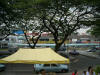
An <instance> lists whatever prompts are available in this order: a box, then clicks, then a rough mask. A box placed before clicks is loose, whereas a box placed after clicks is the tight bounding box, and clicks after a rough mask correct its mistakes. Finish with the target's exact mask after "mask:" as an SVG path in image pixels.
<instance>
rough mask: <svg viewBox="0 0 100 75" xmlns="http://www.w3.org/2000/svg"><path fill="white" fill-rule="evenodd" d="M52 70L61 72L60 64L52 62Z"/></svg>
mask: <svg viewBox="0 0 100 75" xmlns="http://www.w3.org/2000/svg"><path fill="white" fill-rule="evenodd" d="M51 71H52V72H59V71H60V68H59V65H58V64H51Z"/></svg>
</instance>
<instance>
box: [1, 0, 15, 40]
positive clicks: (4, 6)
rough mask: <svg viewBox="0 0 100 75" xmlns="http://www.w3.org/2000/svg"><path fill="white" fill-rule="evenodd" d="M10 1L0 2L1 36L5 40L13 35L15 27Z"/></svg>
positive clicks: (2, 0) (3, 0)
mask: <svg viewBox="0 0 100 75" xmlns="http://www.w3.org/2000/svg"><path fill="white" fill-rule="evenodd" d="M13 14H14V13H13V11H12V8H11V5H10V1H9V0H0V35H3V36H4V37H3V38H2V39H4V38H6V37H7V36H9V35H10V34H12V32H11V30H12V29H13V28H15V27H14V23H15V22H14V15H13Z"/></svg>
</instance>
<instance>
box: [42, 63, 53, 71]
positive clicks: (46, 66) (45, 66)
mask: <svg viewBox="0 0 100 75" xmlns="http://www.w3.org/2000/svg"><path fill="white" fill-rule="evenodd" d="M43 69H44V70H45V71H46V72H50V70H51V67H50V64H44V65H43Z"/></svg>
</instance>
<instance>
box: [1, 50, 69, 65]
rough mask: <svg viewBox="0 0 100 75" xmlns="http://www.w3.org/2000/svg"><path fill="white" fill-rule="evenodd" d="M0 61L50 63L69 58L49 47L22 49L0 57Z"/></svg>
mask: <svg viewBox="0 0 100 75" xmlns="http://www.w3.org/2000/svg"><path fill="white" fill-rule="evenodd" d="M0 63H28V64H50V63H67V64H69V59H67V58H64V57H62V56H60V55H59V54H57V53H56V52H54V51H53V50H52V49H51V48H40V49H22V48H20V49H19V50H18V51H17V52H16V53H14V54H12V55H10V56H8V57H5V58H2V59H0Z"/></svg>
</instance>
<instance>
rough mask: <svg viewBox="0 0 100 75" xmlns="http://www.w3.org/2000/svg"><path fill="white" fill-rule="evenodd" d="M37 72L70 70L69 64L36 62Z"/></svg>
mask: <svg viewBox="0 0 100 75" xmlns="http://www.w3.org/2000/svg"><path fill="white" fill-rule="evenodd" d="M34 69H35V72H41V71H42V70H45V71H46V72H68V70H69V68H68V65H67V64H35V65H34Z"/></svg>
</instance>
